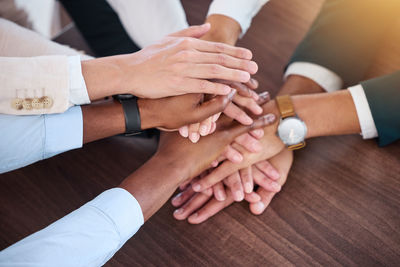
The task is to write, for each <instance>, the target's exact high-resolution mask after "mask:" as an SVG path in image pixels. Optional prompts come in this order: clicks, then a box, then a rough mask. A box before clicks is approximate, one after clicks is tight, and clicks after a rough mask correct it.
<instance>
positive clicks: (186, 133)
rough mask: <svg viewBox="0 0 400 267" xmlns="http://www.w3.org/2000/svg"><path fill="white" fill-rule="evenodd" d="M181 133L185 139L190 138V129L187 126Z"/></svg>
mask: <svg viewBox="0 0 400 267" xmlns="http://www.w3.org/2000/svg"><path fill="white" fill-rule="evenodd" d="M179 132H180V133H181V135H182V136H183V137H185V138H186V137H188V136H189V129H188V127H187V126H183V127H182V128H181V129H180V131H179Z"/></svg>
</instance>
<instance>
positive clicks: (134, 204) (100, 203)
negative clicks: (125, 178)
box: [85, 188, 144, 246]
mask: <svg viewBox="0 0 400 267" xmlns="http://www.w3.org/2000/svg"><path fill="white" fill-rule="evenodd" d="M85 206H92V207H95V208H97V209H99V210H101V211H102V212H103V213H104V214H105V215H107V217H108V218H110V219H111V220H112V222H113V223H114V225H115V227H116V229H117V231H118V233H119V235H120V238H121V244H120V246H122V245H123V244H124V243H125V242H126V241H127V240H128V239H129V238H131V237H132V236H133V235H134V234H135V233H136V232H137V231H138V230H139V228H140V227H141V226H142V225H143V223H144V218H143V212H142V209H141V207H140V205H139V202H138V201H137V200H136V199H135V198H134V197H133V196H132V194H131V193H129V192H128V191H126V190H125V189H122V188H113V189H110V190H107V191H105V192H103V193H101V194H100V195H99V196H97V197H96V198H95V199H93V200H92V201H90V202H88V203H87V204H85Z"/></svg>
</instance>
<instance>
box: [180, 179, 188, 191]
mask: <svg viewBox="0 0 400 267" xmlns="http://www.w3.org/2000/svg"><path fill="white" fill-rule="evenodd" d="M190 183H191V181H190V180H187V181H185V182H183V183H182V184H180V185H179V189H180V190H181V191H184V190H186V188H188V186H189V185H190Z"/></svg>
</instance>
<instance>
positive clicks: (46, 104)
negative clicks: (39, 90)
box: [40, 96, 53, 109]
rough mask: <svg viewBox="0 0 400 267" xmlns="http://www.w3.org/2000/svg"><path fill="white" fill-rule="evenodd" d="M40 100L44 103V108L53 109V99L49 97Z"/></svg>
mask: <svg viewBox="0 0 400 267" xmlns="http://www.w3.org/2000/svg"><path fill="white" fill-rule="evenodd" d="M40 100H41V101H42V103H43V107H44V108H47V109H48V108H51V107H52V106H53V99H52V98H51V97H49V96H44V97H41V98H40Z"/></svg>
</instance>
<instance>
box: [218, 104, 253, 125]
mask: <svg viewBox="0 0 400 267" xmlns="http://www.w3.org/2000/svg"><path fill="white" fill-rule="evenodd" d="M224 114H225V115H226V116H228V117H230V118H232V119H234V120H237V121H238V122H240V123H241V124H243V125H250V124H252V123H253V119H252V118H250V117H249V115H247V114H246V112H244V111H243V110H241V109H240V108H239V107H238V106H236V105H235V104H233V103H230V104H229V105H228V106H227V107H226V109H225V110H224Z"/></svg>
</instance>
